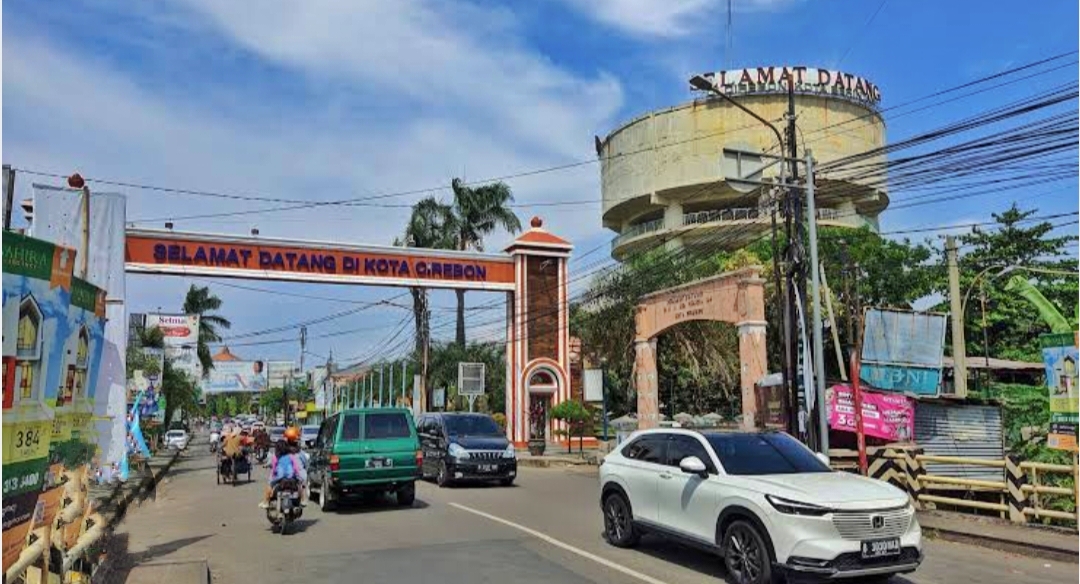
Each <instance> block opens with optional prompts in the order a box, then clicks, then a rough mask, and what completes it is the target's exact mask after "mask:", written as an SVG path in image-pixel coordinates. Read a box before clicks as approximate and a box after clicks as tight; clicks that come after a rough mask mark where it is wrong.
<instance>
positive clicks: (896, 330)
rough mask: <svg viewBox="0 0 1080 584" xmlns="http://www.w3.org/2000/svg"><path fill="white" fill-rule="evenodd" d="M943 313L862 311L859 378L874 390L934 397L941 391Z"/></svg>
mask: <svg viewBox="0 0 1080 584" xmlns="http://www.w3.org/2000/svg"><path fill="white" fill-rule="evenodd" d="M944 352H945V315H944V314H941V313H936V312H912V311H906V310H882V309H871V310H868V311H867V312H866V325H865V329H864V333H863V346H862V358H861V363H862V364H861V366H860V369H859V379H860V380H861V381H862V382H863V383H865V384H867V385H869V386H871V387H873V388H876V389H881V390H884V391H896V392H903V393H912V394H915V395H917V396H926V397H936V396H937V395H939V394H940V393H941V368H942V359H943V357H944Z"/></svg>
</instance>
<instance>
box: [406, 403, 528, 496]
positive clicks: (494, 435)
mask: <svg viewBox="0 0 1080 584" xmlns="http://www.w3.org/2000/svg"><path fill="white" fill-rule="evenodd" d="M416 433H417V435H418V436H419V437H420V449H421V450H423V453H424V463H423V467H422V469H421V474H422V476H423V477H424V478H425V479H427V478H431V477H435V482H436V483H438V484H439V486H440V487H445V486H447V485H449V484H451V483H453V482H455V481H468V480H473V481H475V480H480V481H498V482H499V483H501V484H502V485H503V486H509V485H510V484H512V483H513V482H514V478H515V477H516V476H517V454H516V453H515V452H514V445H513V444H512V443H511V442H510V441H509V440H507V439H506V434H505V433H504V432H503V431H502V430H501V429H499V425H498V424H496V423H495V420H494V419H493V418H492V417H491V416H489V415H487V414H465V413H460V414H459V413H445V412H444V413H428V414H423V415H421V416H420V418H419V419H418V420H417V422H416Z"/></svg>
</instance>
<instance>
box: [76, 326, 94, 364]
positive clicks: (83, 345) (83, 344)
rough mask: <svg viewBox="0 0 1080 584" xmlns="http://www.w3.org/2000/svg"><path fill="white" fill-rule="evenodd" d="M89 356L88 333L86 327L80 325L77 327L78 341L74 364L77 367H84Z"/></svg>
mask: <svg viewBox="0 0 1080 584" xmlns="http://www.w3.org/2000/svg"><path fill="white" fill-rule="evenodd" d="M89 356H90V334H89V333H88V332H87V331H86V327H82V328H80V329H79V342H78V345H77V346H76V349H75V366H76V367H78V368H79V369H86V366H87V359H88V358H89Z"/></svg>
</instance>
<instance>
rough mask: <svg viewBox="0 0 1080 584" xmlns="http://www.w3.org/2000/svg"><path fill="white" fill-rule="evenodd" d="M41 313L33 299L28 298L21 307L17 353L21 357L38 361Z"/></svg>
mask: <svg viewBox="0 0 1080 584" xmlns="http://www.w3.org/2000/svg"><path fill="white" fill-rule="evenodd" d="M40 324H41V313H40V312H38V309H37V305H36V304H35V303H34V299H33V298H27V299H26V300H24V301H23V303H22V306H20V307H19V336H18V342H17V343H16V347H15V350H16V353H17V355H18V356H19V357H25V358H29V359H36V358H37V352H38V329H39V325H40Z"/></svg>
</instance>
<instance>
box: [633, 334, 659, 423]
mask: <svg viewBox="0 0 1080 584" xmlns="http://www.w3.org/2000/svg"><path fill="white" fill-rule="evenodd" d="M634 371H635V373H634V386H635V388H636V389H637V415H638V428H639V429H646V428H655V427H657V426H658V425H659V424H660V412H659V408H660V395H659V394H660V381H659V379H657V376H656V339H649V340H640V339H639V340H637V341H634Z"/></svg>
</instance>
